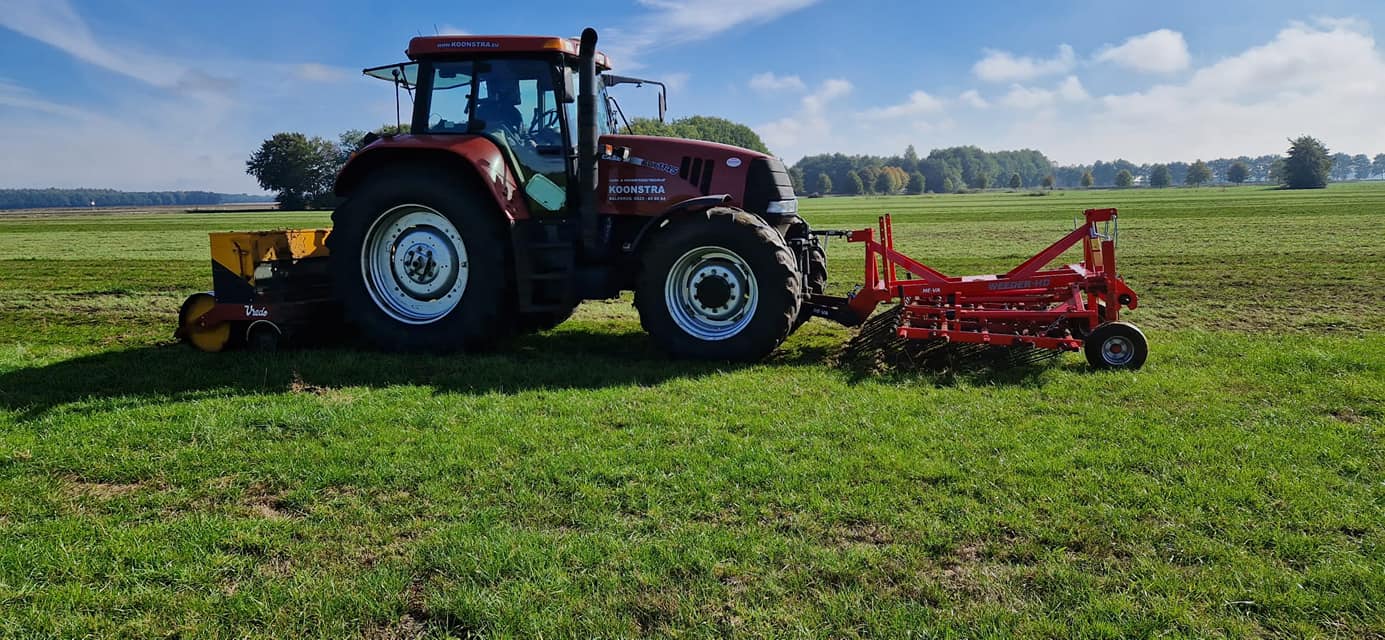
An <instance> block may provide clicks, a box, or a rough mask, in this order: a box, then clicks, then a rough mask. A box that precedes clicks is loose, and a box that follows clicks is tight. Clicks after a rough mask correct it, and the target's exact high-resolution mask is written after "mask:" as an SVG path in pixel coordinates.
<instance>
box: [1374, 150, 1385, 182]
mask: <svg viewBox="0 0 1385 640" xmlns="http://www.w3.org/2000/svg"><path fill="white" fill-rule="evenodd" d="M1371 173H1373V174H1375V175H1377V176H1385V153H1378V154H1376V156H1375V160H1372V161H1371Z"/></svg>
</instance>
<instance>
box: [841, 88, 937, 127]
mask: <svg viewBox="0 0 1385 640" xmlns="http://www.w3.org/2000/svg"><path fill="white" fill-rule="evenodd" d="M942 110H943V102H942V101H941V100H939V99H937V98H934V97H933V96H931V95H928V92H926V91H915V92H913V93H911V94H909V99H908V100H907V101H905V102H903V103H901V104H896V105H891V106H888V107H878V108H875V109H868V110H866V111H863V112H862V113H861V117H863V118H866V119H867V120H890V119H895V118H904V117H916V116H921V115H925V114H930V113H937V112H939V111H942Z"/></svg>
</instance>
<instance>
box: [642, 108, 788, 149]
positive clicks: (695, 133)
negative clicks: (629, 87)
mask: <svg viewBox="0 0 1385 640" xmlns="http://www.w3.org/2000/svg"><path fill="white" fill-rule="evenodd" d="M630 132H631V133H633V134H635V135H643V136H662V137H665V138H686V139H688V140H703V141H706V142H717V143H720V144H729V145H731V146H733V147H740V148H742V149H750V150H751V151H758V152H760V153H763V154H766V155H768V154H769V148H768V147H766V146H765V142H764V141H763V140H761V139H760V134H758V133H755V130H753V129H751V128H750V127H747V126H745V125H743V124H740V123H739V122H732V121H730V120H727V119H726V118H717V117H713V116H688V117H686V118H679V119H677V120H674V121H672V122H668V123H662V122H659V121H658V120H656V119H654V118H635V119H634V120H631V121H630Z"/></svg>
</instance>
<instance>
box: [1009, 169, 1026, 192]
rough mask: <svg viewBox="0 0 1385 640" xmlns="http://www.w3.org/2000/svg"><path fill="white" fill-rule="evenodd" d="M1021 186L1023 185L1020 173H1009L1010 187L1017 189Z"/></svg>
mask: <svg viewBox="0 0 1385 640" xmlns="http://www.w3.org/2000/svg"><path fill="white" fill-rule="evenodd" d="M1023 186H1024V178H1021V177H1020V174H1018V173H1012V174H1010V188H1011V189H1019V188H1020V187H1023Z"/></svg>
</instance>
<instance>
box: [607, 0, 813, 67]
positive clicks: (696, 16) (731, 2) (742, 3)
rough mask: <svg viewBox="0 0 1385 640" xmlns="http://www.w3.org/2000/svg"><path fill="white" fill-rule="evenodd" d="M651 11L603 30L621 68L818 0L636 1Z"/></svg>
mask: <svg viewBox="0 0 1385 640" xmlns="http://www.w3.org/2000/svg"><path fill="white" fill-rule="evenodd" d="M637 1H638V3H639V4H640V6H642V7H645V8H646V9H648V10H649V11H648V12H647V13H646V14H644V15H642V16H640V17H639V18H637V19H636V20H635V21H634V23H633V24H632V25H631V26H628V27H614V28H609V29H605V30H603V31H602V38H601V42H602V44H601V48H602V50H603V51H605V52H606V53H607V54H609V55H610V56H611V57H612V59H613V60H612V62H613V63H614V64H616V65H619V66H620V68H622V69H631V70H633V69H639V68H643V67H644V66H645V65H644V61H643V60H642V58H643V56H644V54H645V53H647V52H649V51H653V50H656V49H660V48H665V47H670V46H676V45H680V44H687V43H690V42H697V41H700V40H706V39H707V38H710V37H712V36H715V35H718V34H720V33H723V32H725V31H728V30H730V29H733V28H735V27H739V26H742V25H748V24H763V23H765V22H769V21H772V20H774V19H776V18H779V17H780V16H783V15H785V14H788V13H792V12H794V11H798V10H799V9H803V8H804V7H808V6H810V5H813V4H816V3H817V2H818V0H756V1H754V2H747V1H746V0H700V1H693V0H637Z"/></svg>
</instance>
